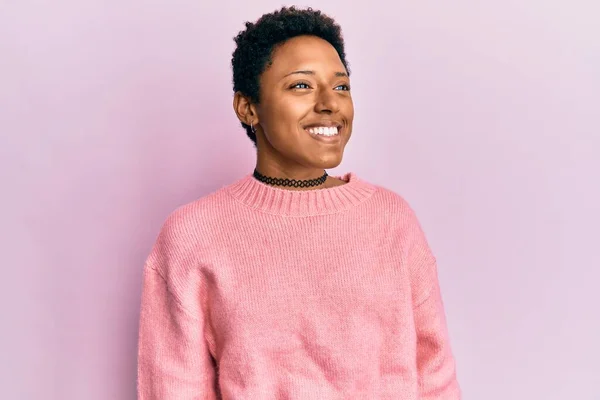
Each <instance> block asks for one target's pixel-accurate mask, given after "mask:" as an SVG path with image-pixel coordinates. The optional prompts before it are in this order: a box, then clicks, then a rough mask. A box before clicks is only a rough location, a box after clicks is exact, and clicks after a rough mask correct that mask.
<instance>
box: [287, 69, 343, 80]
mask: <svg viewBox="0 0 600 400" xmlns="http://www.w3.org/2000/svg"><path fill="white" fill-rule="evenodd" d="M294 74H303V75H314V74H315V71H310V70H299V71H293V72H290V73H289V74H287V75H285V76H284V78H285V77H286V76H290V75H294ZM334 75H335V76H336V77H346V78H347V77H348V74H347V73H345V72H336V73H335V74H334Z"/></svg>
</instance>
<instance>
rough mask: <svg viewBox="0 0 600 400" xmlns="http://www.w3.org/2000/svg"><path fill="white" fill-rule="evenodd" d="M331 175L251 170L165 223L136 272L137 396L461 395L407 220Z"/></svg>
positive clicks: (430, 282)
mask: <svg viewBox="0 0 600 400" xmlns="http://www.w3.org/2000/svg"><path fill="white" fill-rule="evenodd" d="M339 178H342V179H344V180H345V181H348V183H346V184H344V185H342V186H337V187H333V188H327V189H312V190H308V191H292V190H288V189H283V188H278V187H273V186H269V185H266V184H264V183H262V182H260V181H258V180H256V179H255V178H254V177H252V175H251V174H249V175H247V176H245V177H243V178H241V179H239V180H238V181H236V182H235V183H233V184H230V185H228V186H225V187H223V188H221V189H219V190H216V191H214V192H213V193H211V194H209V195H207V196H204V197H202V198H200V199H199V200H196V201H194V202H192V203H190V204H187V205H185V206H182V207H180V208H178V209H177V210H176V211H174V212H173V213H172V214H171V215H170V216H169V217H168V219H167V221H166V222H165V224H164V226H163V227H162V230H161V232H160V234H159V236H158V239H157V241H156V243H155V245H154V247H153V249H152V252H151V254H150V255H149V257H148V259H147V261H146V264H145V267H144V275H143V293H142V305H141V317H140V325H139V328H140V330H139V343H138V398H139V399H140V400H191V399H198V400H199V399H207V400H208V399H211V400H212V399H224V400H230V399H231V400H234V399H235V400H263V399H264V400H274V399H281V400H283V399H286V400H311V399H315V400H329V399H336V400H337V399H348V400H359V399H365V400H367V399H368V400H377V399H390V400H392V399H393V400H417V399H419V400H433V399H436V400H456V399H460V398H461V394H460V393H461V391H460V389H459V385H458V383H457V379H456V372H455V361H454V358H453V355H452V351H451V348H450V343H449V340H448V333H447V328H446V321H445V315H444V308H443V304H442V298H441V295H440V288H439V284H438V278H437V270H436V268H437V267H436V260H435V258H434V256H433V255H432V252H431V251H430V249H429V247H428V244H427V241H426V239H425V236H424V234H423V232H422V230H421V228H420V225H419V222H418V221H417V219H416V217H415V214H414V213H413V211H412V210H411V208H410V207H409V205H408V204H407V202H406V201H405V200H404V199H403V198H402V197H400V196H399V195H397V194H395V193H394V192H392V191H390V190H387V189H385V188H383V187H380V186H376V185H373V184H370V183H368V182H366V181H364V180H361V179H359V178H358V177H357V176H356V174H354V173H348V174H346V175H344V176H343V177H339Z"/></svg>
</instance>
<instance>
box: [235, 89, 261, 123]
mask: <svg viewBox="0 0 600 400" xmlns="http://www.w3.org/2000/svg"><path fill="white" fill-rule="evenodd" d="M233 111H235V115H237V117H238V119H239V120H240V122H243V123H245V124H246V125H250V124H253V125H254V126H256V125H258V122H259V120H258V114H257V112H256V106H255V105H254V104H253V103H252V101H251V100H250V98H248V96H246V95H244V94H242V93H241V92H239V91H238V92H235V94H234V96H233Z"/></svg>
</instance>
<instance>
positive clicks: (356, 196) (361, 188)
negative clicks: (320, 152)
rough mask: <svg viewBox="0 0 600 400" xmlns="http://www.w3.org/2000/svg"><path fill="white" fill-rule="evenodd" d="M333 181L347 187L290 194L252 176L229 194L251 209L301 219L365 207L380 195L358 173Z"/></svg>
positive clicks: (234, 186) (231, 186) (246, 178)
mask: <svg viewBox="0 0 600 400" xmlns="http://www.w3.org/2000/svg"><path fill="white" fill-rule="evenodd" d="M332 177H334V178H338V179H341V180H343V181H345V182H346V183H345V184H343V185H338V186H334V187H330V188H322V189H310V190H289V189H282V188H279V187H276V186H272V185H268V184H266V183H263V182H261V181H259V180H258V179H256V178H255V177H254V176H253V174H252V173H249V174H247V175H245V176H244V177H243V178H241V179H239V180H238V181H236V182H234V183H233V184H231V185H229V186H228V187H227V191H228V193H229V194H230V195H231V196H233V197H234V198H235V199H236V200H238V201H239V202H241V203H243V204H245V205H246V206H248V207H250V208H253V209H256V210H260V211H263V212H266V213H269V214H276V215H287V216H297V217H303V216H304V217H307V216H313V215H326V214H334V213H339V212H342V211H345V210H348V209H350V208H352V207H354V206H357V205H359V204H361V203H362V202H364V201H365V200H367V199H368V198H369V197H371V195H372V194H373V193H374V192H375V191H376V187H375V186H374V185H372V184H370V183H369V182H367V181H364V180H362V179H360V178H359V177H358V176H357V174H356V173H354V172H348V173H346V174H344V175H332Z"/></svg>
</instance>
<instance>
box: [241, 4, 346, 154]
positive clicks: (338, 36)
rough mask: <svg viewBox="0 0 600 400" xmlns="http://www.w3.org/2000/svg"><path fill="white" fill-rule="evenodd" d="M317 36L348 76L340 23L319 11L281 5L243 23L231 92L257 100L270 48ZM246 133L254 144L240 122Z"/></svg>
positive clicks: (244, 125) (252, 138)
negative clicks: (297, 37)
mask: <svg viewBox="0 0 600 400" xmlns="http://www.w3.org/2000/svg"><path fill="white" fill-rule="evenodd" d="M303 35H310V36H316V37H319V38H321V39H323V40H326V41H327V42H329V43H330V44H331V45H332V46H333V47H334V48H335V50H336V51H337V53H338V55H339V56H340V59H341V60H342V63H343V64H344V67H345V68H346V71H347V72H348V75H350V70H349V68H348V62H347V60H346V53H345V51H344V39H343V37H342V30H341V28H340V26H339V25H338V24H337V23H336V22H335V21H334V20H333V18H331V17H329V16H328V15H325V14H323V13H322V12H321V11H319V10H313V9H312V8H310V7H308V8H306V9H298V8H296V7H294V6H292V7H282V8H281V9H280V10H277V11H274V12H272V13H269V14H264V15H263V16H262V17H260V18H259V19H258V20H257V21H256V22H254V23H252V22H246V29H245V30H243V31H241V32H240V33H239V34H238V35H237V36H236V37H235V43H236V49H235V51H234V52H233V56H232V58H231V66H232V68H233V91H234V93H235V92H238V91H239V92H241V93H242V94H244V95H245V96H248V98H250V100H251V101H253V102H254V103H258V102H259V101H260V90H259V78H260V75H261V74H262V73H263V72H264V71H265V70H266V69H267V67H268V66H269V65H270V64H271V62H272V59H271V56H272V54H273V50H274V49H275V48H276V47H277V46H279V45H282V44H283V43H284V42H286V41H287V40H289V39H291V38H294V37H296V36H303ZM242 127H244V128H245V129H246V134H247V135H248V137H249V138H250V139H251V140H252V141H253V142H254V145H256V135H255V134H254V133H253V132H252V130H251V129H250V126H248V125H246V124H245V123H243V122H242Z"/></svg>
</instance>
